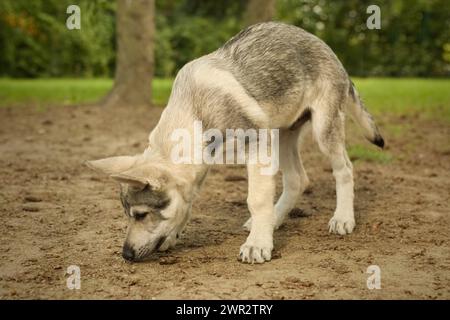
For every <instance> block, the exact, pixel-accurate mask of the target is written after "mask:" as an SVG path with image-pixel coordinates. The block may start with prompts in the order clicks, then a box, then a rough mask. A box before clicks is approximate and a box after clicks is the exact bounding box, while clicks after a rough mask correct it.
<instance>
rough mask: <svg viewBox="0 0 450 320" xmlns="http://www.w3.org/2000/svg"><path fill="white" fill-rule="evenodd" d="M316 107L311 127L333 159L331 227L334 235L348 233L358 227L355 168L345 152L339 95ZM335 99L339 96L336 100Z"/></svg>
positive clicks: (328, 155) (327, 97)
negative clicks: (356, 224) (354, 189)
mask: <svg viewBox="0 0 450 320" xmlns="http://www.w3.org/2000/svg"><path fill="white" fill-rule="evenodd" d="M324 97H326V98H323V99H321V101H320V102H319V103H318V104H317V105H316V106H315V107H314V110H313V113H312V127H313V134H314V137H315V139H316V140H317V142H318V144H319V148H320V150H321V151H322V152H323V153H324V154H325V155H326V156H327V157H328V158H329V159H330V162H331V167H332V169H333V176H334V178H335V180H336V202H337V204H336V211H335V212H334V215H333V217H332V218H331V220H330V222H329V224H328V226H329V231H330V232H331V233H337V234H341V235H344V234H347V233H351V232H352V231H353V228H354V227H355V218H354V211H353V198H354V191H353V167H352V164H351V162H350V160H349V158H348V155H347V151H346V149H345V128H344V124H345V115H344V112H343V110H342V106H341V105H340V103H341V102H340V101H343V99H339V98H338V97H339V93H336V92H335V93H334V95H333V92H331V93H330V94H329V95H328V96H324ZM333 97H337V98H336V99H333Z"/></svg>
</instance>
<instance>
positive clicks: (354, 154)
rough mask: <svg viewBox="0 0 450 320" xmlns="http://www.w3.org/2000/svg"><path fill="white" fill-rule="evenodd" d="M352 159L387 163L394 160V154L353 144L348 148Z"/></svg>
mask: <svg viewBox="0 0 450 320" xmlns="http://www.w3.org/2000/svg"><path fill="white" fill-rule="evenodd" d="M347 152H348V156H349V158H350V159H351V160H352V161H368V162H377V163H382V164H386V163H389V162H391V161H392V159H393V157H392V155H391V154H390V153H389V152H387V151H382V150H377V149H372V148H367V147H364V146H362V145H352V146H349V147H348V148H347Z"/></svg>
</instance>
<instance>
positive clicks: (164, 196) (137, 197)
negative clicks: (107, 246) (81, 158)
mask: <svg viewBox="0 0 450 320" xmlns="http://www.w3.org/2000/svg"><path fill="white" fill-rule="evenodd" d="M86 164H87V165H88V166H89V167H91V168H93V169H95V170H97V171H101V172H103V173H106V174H108V175H109V176H110V177H111V178H113V179H114V180H116V181H118V182H119V183H120V189H121V190H120V199H121V201H122V205H123V207H124V210H125V214H126V216H127V217H128V219H129V224H128V232H127V237H126V240H125V243H124V246H123V252H122V255H123V257H124V258H125V259H127V260H129V261H142V260H145V259H146V258H148V257H149V255H150V254H151V253H152V252H154V251H156V250H160V251H164V250H167V249H168V248H169V247H173V246H174V245H175V243H176V241H177V238H178V237H179V234H180V233H181V232H182V231H183V229H184V227H185V225H186V222H187V220H188V218H189V214H190V209H191V196H190V195H189V190H188V184H187V183H185V182H184V181H183V180H182V179H181V178H180V177H178V176H177V175H176V173H175V171H174V170H171V169H170V167H169V166H167V165H164V162H162V161H155V160H148V159H145V158H144V157H143V156H125V157H112V158H106V159H101V160H95V161H88V162H87V163H86Z"/></svg>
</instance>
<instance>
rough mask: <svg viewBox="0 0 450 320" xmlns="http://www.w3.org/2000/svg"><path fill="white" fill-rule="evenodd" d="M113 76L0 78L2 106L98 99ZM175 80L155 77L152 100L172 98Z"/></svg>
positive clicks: (73, 102)
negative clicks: (91, 77)
mask: <svg viewBox="0 0 450 320" xmlns="http://www.w3.org/2000/svg"><path fill="white" fill-rule="evenodd" d="M112 85H113V80H112V79H6V78H3V79H0V107H4V106H11V105H20V104H30V103H31V104H35V105H40V106H42V105H45V104H61V105H71V104H79V103H90V102H95V101H98V100H99V99H100V98H101V97H103V96H104V95H105V94H106V93H107V92H108V91H109V90H110V89H111V87H112ZM171 88H172V79H154V81H153V103H154V104H156V105H164V104H165V103H166V102H167V100H168V99H169V95H170V90H171Z"/></svg>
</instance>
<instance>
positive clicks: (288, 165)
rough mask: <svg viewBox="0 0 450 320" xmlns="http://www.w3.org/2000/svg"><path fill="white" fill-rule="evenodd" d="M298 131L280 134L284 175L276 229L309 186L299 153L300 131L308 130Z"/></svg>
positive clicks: (281, 167)
mask: <svg viewBox="0 0 450 320" xmlns="http://www.w3.org/2000/svg"><path fill="white" fill-rule="evenodd" d="M305 126H306V124H305V125H304V127H302V128H299V129H298V130H295V131H291V130H286V131H283V132H281V134H280V138H281V139H280V169H281V172H282V174H283V193H282V194H281V196H280V199H278V201H277V203H276V205H275V214H276V219H277V220H276V222H275V228H276V229H277V228H279V227H280V226H281V225H282V224H283V222H284V219H285V218H286V216H287V215H288V213H289V211H291V210H292V209H293V208H294V206H295V203H296V201H297V199H298V197H299V196H300V195H301V194H302V193H303V191H305V189H306V188H307V186H308V184H309V179H308V176H307V174H306V171H305V168H304V167H303V163H302V159H301V157H300V152H299V135H300V136H301V135H302V134H301V133H300V130H301V131H303V130H307V129H308V128H307V127H305Z"/></svg>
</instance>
